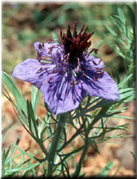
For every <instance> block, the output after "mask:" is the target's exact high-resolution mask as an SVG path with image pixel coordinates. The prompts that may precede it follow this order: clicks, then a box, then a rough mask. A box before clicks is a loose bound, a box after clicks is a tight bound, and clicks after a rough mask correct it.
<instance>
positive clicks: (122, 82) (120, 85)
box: [118, 74, 133, 88]
mask: <svg viewBox="0 0 137 179" xmlns="http://www.w3.org/2000/svg"><path fill="white" fill-rule="evenodd" d="M132 76H133V74H130V75H129V76H127V77H126V78H124V79H123V80H122V81H121V82H120V83H119V85H118V87H119V88H121V87H122V86H123V85H124V84H125V83H126V82H127V81H128V80H129V79H130V78H131V77H132Z"/></svg>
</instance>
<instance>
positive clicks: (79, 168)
mask: <svg viewBox="0 0 137 179" xmlns="http://www.w3.org/2000/svg"><path fill="white" fill-rule="evenodd" d="M88 147H89V146H88V145H87V146H86V147H85V148H84V150H83V152H82V155H81V158H80V160H79V162H78V164H77V167H76V170H75V172H74V173H73V175H72V177H78V175H79V173H80V171H81V167H82V164H83V160H84V158H85V156H86V154H87V150H88Z"/></svg>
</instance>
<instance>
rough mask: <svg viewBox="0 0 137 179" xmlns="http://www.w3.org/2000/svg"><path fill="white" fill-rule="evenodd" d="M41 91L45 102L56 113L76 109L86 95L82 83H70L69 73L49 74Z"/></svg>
mask: <svg viewBox="0 0 137 179" xmlns="http://www.w3.org/2000/svg"><path fill="white" fill-rule="evenodd" d="M41 91H42V92H43V95H44V100H45V102H46V103H47V104H48V106H49V108H50V109H51V111H52V112H53V113H54V114H55V115H58V114H61V113H65V112H68V111H71V110H74V109H76V108H77V107H78V106H79V104H80V103H81V100H82V99H83V97H84V96H85V95H86V93H85V91H84V90H83V88H82V85H81V84H80V83H78V84H74V85H71V84H70V80H69V79H68V76H67V73H66V74H58V73H56V74H51V75H47V77H46V78H45V79H44V82H43V85H42V87H41Z"/></svg>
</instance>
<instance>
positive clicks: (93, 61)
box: [86, 55, 104, 69]
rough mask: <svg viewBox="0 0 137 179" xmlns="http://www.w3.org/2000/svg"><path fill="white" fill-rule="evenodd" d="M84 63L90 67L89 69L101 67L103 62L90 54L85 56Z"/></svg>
mask: <svg viewBox="0 0 137 179" xmlns="http://www.w3.org/2000/svg"><path fill="white" fill-rule="evenodd" d="M86 64H87V66H89V67H90V69H103V68H104V62H103V60H102V59H100V58H95V57H93V56H92V55H90V56H89V57H88V58H86Z"/></svg>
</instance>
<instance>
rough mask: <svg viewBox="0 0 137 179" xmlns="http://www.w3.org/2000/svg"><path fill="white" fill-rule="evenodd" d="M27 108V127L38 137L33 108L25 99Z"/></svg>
mask: <svg viewBox="0 0 137 179" xmlns="http://www.w3.org/2000/svg"><path fill="white" fill-rule="evenodd" d="M27 109H28V121H29V129H30V130H31V132H35V134H36V137H37V138H39V136H38V129H37V125H36V119H35V114H34V110H33V108H32V104H31V102H29V101H28V100H27Z"/></svg>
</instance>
